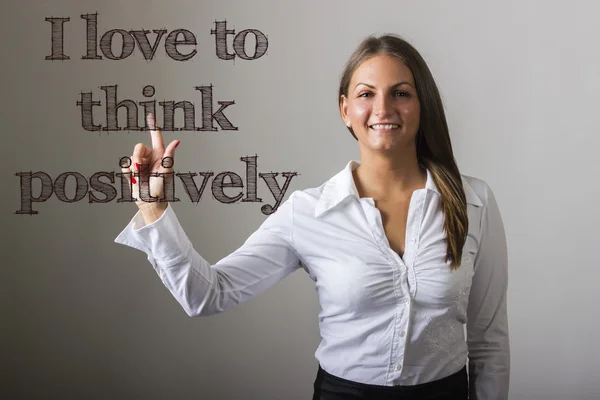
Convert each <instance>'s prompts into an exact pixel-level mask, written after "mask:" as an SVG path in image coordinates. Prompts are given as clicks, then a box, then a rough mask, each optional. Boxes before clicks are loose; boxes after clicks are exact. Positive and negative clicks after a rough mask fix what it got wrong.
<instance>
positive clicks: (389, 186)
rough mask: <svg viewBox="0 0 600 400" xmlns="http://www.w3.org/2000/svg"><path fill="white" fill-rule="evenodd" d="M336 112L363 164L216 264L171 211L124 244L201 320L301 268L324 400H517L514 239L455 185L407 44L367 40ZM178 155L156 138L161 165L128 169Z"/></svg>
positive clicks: (148, 156)
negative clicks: (511, 296)
mask: <svg viewBox="0 0 600 400" xmlns="http://www.w3.org/2000/svg"><path fill="white" fill-rule="evenodd" d="M339 106H340V113H341V117H342V119H343V121H344V123H345V124H346V126H347V127H348V129H349V131H350V132H351V134H352V135H353V136H354V138H355V139H356V140H357V141H358V144H359V149H360V162H355V161H351V162H349V163H348V165H347V166H346V168H344V169H343V170H342V171H341V172H339V173H338V174H337V175H335V176H334V177H332V178H331V179H330V180H328V181H327V182H325V183H324V184H323V185H321V186H319V187H317V188H311V189H305V190H301V191H296V192H294V193H293V194H292V195H291V196H290V198H289V199H288V200H287V201H286V202H284V203H283V204H282V205H281V206H280V208H279V209H278V210H277V211H276V212H275V213H274V214H272V215H270V216H269V218H267V219H266V220H265V222H264V223H263V224H262V225H261V226H260V228H259V229H258V230H257V231H256V232H254V233H253V234H252V235H251V236H250V237H249V238H248V240H247V241H246V242H245V243H244V244H243V245H242V246H241V247H240V248H239V249H238V250H236V251H235V252H233V253H232V254H230V255H229V256H227V257H225V258H224V259H222V260H221V261H219V262H218V263H217V264H215V265H213V266H211V265H210V264H209V263H208V262H206V261H205V260H204V259H203V258H202V257H201V256H200V255H199V254H198V253H197V252H195V251H194V249H193V248H192V245H191V243H190V242H189V240H188V238H187V237H186V235H185V233H184V232H183V230H182V229H181V226H180V225H179V223H178V221H177V218H176V217H175V214H174V212H173V210H172V208H171V207H170V206H169V205H168V203H145V202H143V201H139V202H138V203H137V204H138V206H139V209H140V210H139V212H138V213H137V214H136V216H135V217H134V218H133V220H132V221H131V223H130V224H129V226H128V227H127V228H126V229H125V230H124V231H123V232H122V233H121V234H120V235H119V237H118V238H117V239H116V241H117V242H118V243H123V244H126V245H129V246H132V247H136V248H138V249H140V250H142V251H144V252H145V253H146V254H148V258H149V260H150V262H151V263H152V265H153V266H154V267H155V269H156V270H157V272H158V274H159V275H160V277H161V279H162V281H163V282H164V284H165V286H166V287H167V288H168V289H169V290H170V291H171V292H172V294H173V295H174V297H175V298H176V299H177V300H178V301H179V302H180V304H181V305H182V307H183V308H184V309H185V310H186V312H187V313H188V314H189V315H190V316H195V315H212V314H216V313H221V312H224V311H227V310H230V309H232V308H233V307H235V306H236V305H237V304H240V303H242V302H245V301H248V300H250V299H251V298H252V297H253V296H256V295H257V294H259V293H262V292H263V291H265V290H266V289H268V288H269V287H271V286H272V285H274V284H276V283H277V282H279V281H280V280H281V279H283V278H284V277H285V276H287V275H289V274H290V273H292V272H293V271H295V270H296V269H298V268H300V267H303V268H304V269H305V270H306V271H307V272H308V273H309V275H310V277H311V278H312V279H313V280H314V281H315V282H316V288H317V292H318V296H319V302H320V304H321V308H322V311H321V312H320V314H319V328H320V332H321V336H322V341H321V344H320V345H319V347H318V349H317V351H316V354H315V356H316V358H317V360H318V361H319V370H318V373H317V378H316V380H315V384H314V390H315V391H314V397H313V399H325V400H327V399H419V400H422V399H444V400H452V399H467V398H469V395H470V398H471V399H482V400H483V399H484V400H490V399H506V398H507V397H508V385H509V366H510V352H509V337H508V323H507V309H506V292H507V281H508V273H507V251H506V240H505V234H504V228H503V224H502V220H501V216H500V213H499V209H498V205H497V203H496V201H495V198H494V195H493V193H492V191H491V190H490V188H489V186H488V185H487V184H486V183H485V182H484V181H482V180H479V179H476V178H472V177H468V176H462V175H460V173H459V170H458V167H457V165H456V163H455V160H454V156H453V152H452V146H451V144H450V137H449V134H448V127H447V124H446V119H445V115H444V111H443V106H442V102H441V99H440V96H439V93H438V90H437V87H436V85H435V82H434V79H433V77H432V75H431V73H430V71H429V69H428V67H427V65H426V63H425V61H424V60H423V59H422V57H421V56H420V55H419V53H418V52H417V51H416V50H415V49H414V48H413V47H412V46H411V45H410V44H408V43H407V42H406V41H404V40H402V39H401V38H399V37H397V36H393V35H385V36H382V37H378V38H377V37H369V38H367V39H365V40H364V41H363V43H361V45H360V46H359V47H358V49H357V50H356V51H355V53H354V54H353V55H352V57H351V58H350V60H349V61H348V63H347V65H346V69H345V71H344V73H343V75H342V79H341V82H340V89H339ZM149 125H150V126H153V121H152V119H151V118H150V119H149ZM178 144H179V141H177V140H175V141H173V142H172V143H171V144H169V146H168V147H167V148H166V149H165V148H164V145H163V143H162V137H161V134H160V132H158V131H156V130H153V131H152V146H153V149H149V148H147V147H146V146H144V145H143V144H138V145H137V146H136V147H135V149H134V153H133V156H132V159H133V161H135V162H136V163H138V164H149V165H150V170H151V171H155V172H156V171H158V172H171V169H165V168H162V167H161V165H160V164H161V159H162V158H163V157H165V156H170V157H172V156H173V154H174V150H175V147H176V146H177V145H178ZM124 172H130V171H129V169H124ZM138 177H139V175H138ZM146 179H147V177H146ZM143 180H144V174H142V181H143ZM160 182H161V180H160V179H156V182H152V183H151V185H150V192H151V194H153V195H157V194H158V193H161V192H162V187H161V186H160ZM137 186H139V183H133V188H134V193H135V190H136V188H137ZM138 190H139V189H138ZM144 225H145V226H144ZM465 324H466V327H467V337H466V339H465V335H464V330H463V328H464V325H465ZM467 356H468V359H467ZM467 364H468V376H467Z"/></svg>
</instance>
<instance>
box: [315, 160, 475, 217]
mask: <svg viewBox="0 0 600 400" xmlns="http://www.w3.org/2000/svg"><path fill="white" fill-rule="evenodd" d="M359 165H360V162H358V161H354V160H352V161H350V162H349V163H348V164H347V165H346V167H345V168H344V169H343V170H341V171H340V172H339V173H337V175H335V176H334V177H332V178H331V179H329V180H328V181H327V182H325V184H324V187H323V192H322V193H321V196H320V197H319V200H318V202H317V206H316V208H315V217H316V218H318V217H319V216H321V215H322V214H324V213H325V212H327V211H329V210H330V209H332V208H334V207H335V206H337V205H338V204H340V203H341V202H342V201H344V200H345V199H346V198H348V197H354V198H356V199H359V198H360V196H359V194H358V190H357V189H356V184H355V183H354V178H353V176H352V171H354V170H355V169H356V168H357V167H358V166H359ZM461 179H462V182H463V188H464V191H465V196H466V198H467V203H468V204H473V205H476V206H479V207H480V206H482V205H483V204H482V203H481V200H479V197H478V196H477V194H476V193H475V191H474V190H473V188H472V187H471V185H469V183H468V182H467V180H466V179H465V177H464V176H461ZM425 190H430V191H432V192H434V193H437V194H438V195H441V193H440V191H439V190H438V188H437V185H436V184H435V182H434V180H433V177H432V175H431V172H429V170H428V169H427V181H426V182H425Z"/></svg>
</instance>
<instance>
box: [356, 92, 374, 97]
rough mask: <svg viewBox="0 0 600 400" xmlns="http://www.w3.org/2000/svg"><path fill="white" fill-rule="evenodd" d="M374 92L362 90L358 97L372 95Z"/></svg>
mask: <svg viewBox="0 0 600 400" xmlns="http://www.w3.org/2000/svg"><path fill="white" fill-rule="evenodd" d="M371 94H372V93H371V92H362V93H360V94H359V95H358V97H368V96H370V95H371Z"/></svg>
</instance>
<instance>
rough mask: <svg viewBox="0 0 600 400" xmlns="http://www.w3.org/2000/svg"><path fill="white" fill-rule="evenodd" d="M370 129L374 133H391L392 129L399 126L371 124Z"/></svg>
mask: <svg viewBox="0 0 600 400" xmlns="http://www.w3.org/2000/svg"><path fill="white" fill-rule="evenodd" d="M369 128H370V129H373V130H375V131H391V130H394V129H399V128H400V125H398V124H373V125H369Z"/></svg>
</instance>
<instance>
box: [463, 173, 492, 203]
mask: <svg viewBox="0 0 600 400" xmlns="http://www.w3.org/2000/svg"><path fill="white" fill-rule="evenodd" d="M460 176H461V178H462V181H463V188H464V190H465V195H466V196H467V201H469V197H471V200H472V202H476V203H477V202H478V203H481V205H482V206H487V205H488V204H489V203H490V201H494V200H495V199H494V193H493V191H492V189H491V187H490V185H488V183H487V182H486V181H485V180H483V179H481V178H477V177H474V176H470V175H464V174H461V175H460Z"/></svg>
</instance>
